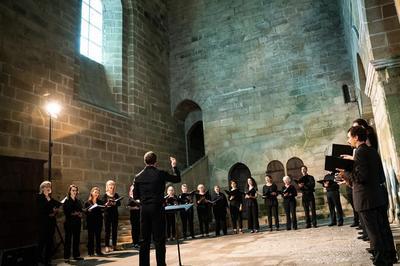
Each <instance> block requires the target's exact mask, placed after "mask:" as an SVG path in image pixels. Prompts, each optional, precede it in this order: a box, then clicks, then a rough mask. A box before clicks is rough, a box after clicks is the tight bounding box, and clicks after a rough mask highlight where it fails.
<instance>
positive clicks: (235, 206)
mask: <svg viewBox="0 0 400 266" xmlns="http://www.w3.org/2000/svg"><path fill="white" fill-rule="evenodd" d="M227 194H228V197H229V202H230V204H229V210H230V212H231V219H232V226H233V230H237V229H239V230H242V228H243V219H242V210H241V209H240V207H241V206H242V208H243V194H244V193H243V192H242V191H240V190H239V189H233V190H231V191H227ZM238 222H239V228H238Z"/></svg>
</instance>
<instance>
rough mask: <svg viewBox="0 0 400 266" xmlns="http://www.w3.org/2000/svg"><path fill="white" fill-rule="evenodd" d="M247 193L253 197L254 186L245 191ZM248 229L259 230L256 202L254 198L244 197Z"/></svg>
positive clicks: (254, 192)
mask: <svg viewBox="0 0 400 266" xmlns="http://www.w3.org/2000/svg"><path fill="white" fill-rule="evenodd" d="M246 194H247V195H249V196H251V197H255V196H256V195H257V190H256V188H254V187H253V188H252V189H250V190H249V191H247V192H246ZM246 207H247V219H248V229H249V230H251V231H252V232H254V231H255V230H256V231H258V230H260V224H259V222H258V203H257V199H256V198H246Z"/></svg>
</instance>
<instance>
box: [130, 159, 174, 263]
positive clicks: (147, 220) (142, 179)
mask: <svg viewBox="0 0 400 266" xmlns="http://www.w3.org/2000/svg"><path fill="white" fill-rule="evenodd" d="M170 161H171V167H172V170H173V174H172V175H171V174H169V173H167V172H165V171H161V170H158V169H157V168H156V164H157V156H156V154H155V153H154V152H152V151H149V152H147V153H146V154H145V155H144V162H145V164H146V166H145V168H144V169H143V170H142V171H141V172H140V173H139V174H137V175H136V177H135V181H134V188H135V191H134V198H135V199H139V200H140V203H141V209H140V231H141V243H140V251H139V265H140V266H149V265H150V242H151V236H152V235H153V240H154V245H155V248H156V260H157V265H158V266H164V265H166V264H165V209H164V205H163V202H164V190H165V183H166V182H173V183H178V182H180V181H181V176H180V172H179V170H178V168H177V167H176V159H175V158H173V157H170Z"/></svg>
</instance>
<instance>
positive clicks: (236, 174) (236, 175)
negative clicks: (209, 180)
mask: <svg viewBox="0 0 400 266" xmlns="http://www.w3.org/2000/svg"><path fill="white" fill-rule="evenodd" d="M250 176H251V172H250V169H249V168H248V167H247V166H246V165H245V164H243V163H236V164H234V165H233V166H232V167H231V169H230V170H229V176H228V183H229V182H230V181H231V180H232V179H233V180H235V181H236V183H237V184H238V188H239V189H240V190H241V191H245V190H246V184H247V178H248V177H250Z"/></svg>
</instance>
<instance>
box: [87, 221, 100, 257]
mask: <svg viewBox="0 0 400 266" xmlns="http://www.w3.org/2000/svg"><path fill="white" fill-rule="evenodd" d="M102 229H103V219H101V220H100V219H99V220H88V221H87V231H88V242H87V248H88V254H89V255H93V254H94V249H95V248H94V245H95V244H94V242H95V240H96V253H101V230H102Z"/></svg>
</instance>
